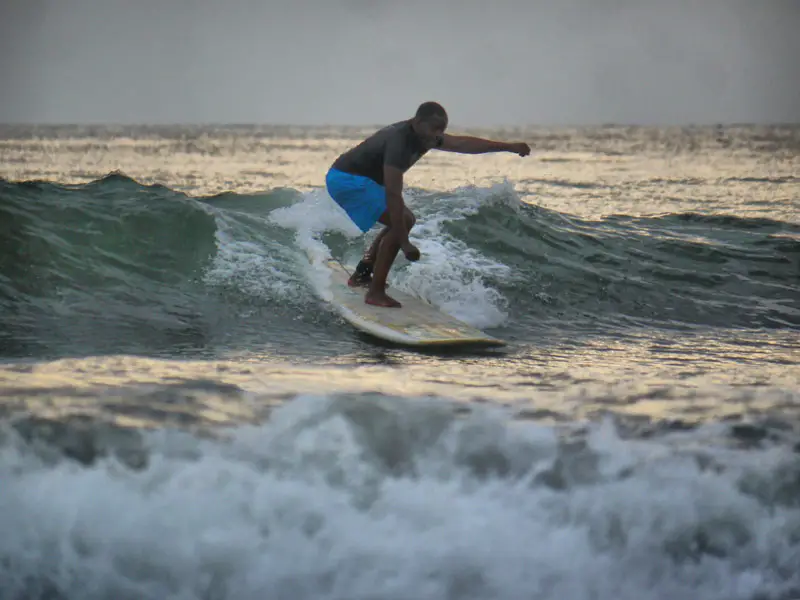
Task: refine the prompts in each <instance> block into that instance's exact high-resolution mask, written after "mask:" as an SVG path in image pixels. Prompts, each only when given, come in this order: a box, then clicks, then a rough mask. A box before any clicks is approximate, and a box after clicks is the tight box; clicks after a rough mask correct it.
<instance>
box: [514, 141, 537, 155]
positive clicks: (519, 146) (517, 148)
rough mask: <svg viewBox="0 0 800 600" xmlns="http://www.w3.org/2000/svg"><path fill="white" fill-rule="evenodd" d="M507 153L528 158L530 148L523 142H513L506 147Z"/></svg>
mask: <svg viewBox="0 0 800 600" xmlns="http://www.w3.org/2000/svg"><path fill="white" fill-rule="evenodd" d="M508 151H509V152H513V153H514V154H519V155H520V156H528V154H530V153H531V147H530V146H528V144H526V143H525V142H514V143H511V144H509V145H508Z"/></svg>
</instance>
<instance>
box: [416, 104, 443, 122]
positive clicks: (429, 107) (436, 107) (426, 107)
mask: <svg viewBox="0 0 800 600" xmlns="http://www.w3.org/2000/svg"><path fill="white" fill-rule="evenodd" d="M415 116H416V118H417V119H419V120H420V121H429V120H431V119H435V118H437V117H438V118H440V119H444V120H445V121H447V111H446V110H445V109H444V107H443V106H442V105H441V104H439V103H438V102H423V103H422V104H420V105H419V108H417V114H416V115H415Z"/></svg>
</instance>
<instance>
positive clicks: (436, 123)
mask: <svg viewBox="0 0 800 600" xmlns="http://www.w3.org/2000/svg"><path fill="white" fill-rule="evenodd" d="M414 129H415V131H416V132H417V135H418V136H419V138H420V140H422V143H423V144H424V145H425V147H426V148H428V149H431V148H435V147H436V146H438V145H439V138H441V136H442V135H444V131H445V129H447V119H443V118H441V117H433V118H432V119H425V120H420V121H417V123H416V127H414Z"/></svg>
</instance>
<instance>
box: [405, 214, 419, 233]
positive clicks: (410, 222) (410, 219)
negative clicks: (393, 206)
mask: <svg viewBox="0 0 800 600" xmlns="http://www.w3.org/2000/svg"><path fill="white" fill-rule="evenodd" d="M404 217H405V219H404V220H405V222H406V229H407V230H408V231H411V228H412V227H414V225H415V224H416V222H417V217H415V216H414V213H413V212H411V211H410V210H408V209H406V212H405V215H404Z"/></svg>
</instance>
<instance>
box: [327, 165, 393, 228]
mask: <svg viewBox="0 0 800 600" xmlns="http://www.w3.org/2000/svg"><path fill="white" fill-rule="evenodd" d="M325 184H326V186H327V188H328V193H329V194H330V195H331V198H333V199H334V200H335V201H336V204H338V205H339V206H341V207H342V208H343V209H344V211H345V212H346V213H347V214H348V216H349V217H350V219H352V221H353V223H355V224H356V225H357V226H358V228H359V229H360V230H361V231H363V232H364V233H366V232H367V231H369V230H370V228H371V227H372V226H373V225H375V223H377V222H378V219H380V218H381V215H382V214H383V213H384V212H385V211H386V188H384V187H383V186H382V185H380V184H379V183H376V182H375V181H373V180H372V179H370V178H369V177H364V176H363V175H353V174H352V173H345V172H344V171H339V170H338V169H330V170H329V171H328V175H327V176H326V177H325Z"/></svg>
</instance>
